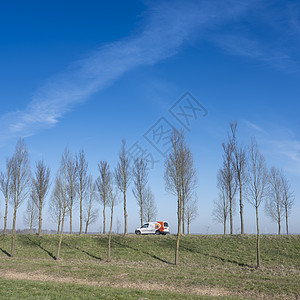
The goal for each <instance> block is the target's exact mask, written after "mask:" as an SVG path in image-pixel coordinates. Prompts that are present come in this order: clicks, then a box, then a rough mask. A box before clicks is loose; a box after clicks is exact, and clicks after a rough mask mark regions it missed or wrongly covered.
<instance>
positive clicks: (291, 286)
mask: <svg viewBox="0 0 300 300" xmlns="http://www.w3.org/2000/svg"><path fill="white" fill-rule="evenodd" d="M175 242H176V237H175V236H173V235H169V236H135V235H129V236H127V237H123V236H120V235H114V236H113V237H112V244H111V247H112V248H111V257H112V261H111V263H109V264H108V263H106V262H105V259H106V247H107V237H106V236H104V235H88V236H81V237H79V236H75V235H73V236H70V235H65V236H64V238H63V243H62V249H61V260H59V261H56V260H55V259H54V258H55V255H56V250H57V244H58V237H57V236H56V235H44V236H42V237H40V238H39V237H37V236H35V235H18V236H17V239H16V250H15V257H14V258H11V257H9V256H8V255H7V254H8V252H9V250H10V237H9V236H8V237H5V238H4V237H1V238H0V279H1V277H2V279H1V281H0V299H2V298H5V299H6V298H8V297H11V299H19V298H20V295H22V298H30V299H31V298H34V299H35V298H37V299H38V298H39V297H40V298H41V299H42V298H44V296H45V297H46V296H47V297H48V298H49V299H62V298H63V297H61V295H65V296H64V298H71V297H75V298H74V299H88V298H90V299H92V298H96V299H99V298H100V299H138V298H148V299H159V298H161V299H184V297H183V295H186V297H187V298H188V299H193V298H197V299H199V297H200V295H203V291H207V294H208V295H216V296H217V295H224V296H229V297H241V298H245V297H252V298H256V296H257V295H261V296H266V297H270V298H271V297H278V298H284V297H288V298H290V297H291V298H292V297H294V298H296V297H297V295H300V288H299V282H300V236H280V237H278V236H262V239H261V260H262V267H261V269H259V270H257V269H256V268H255V263H256V261H255V259H256V252H255V242H256V240H255V236H252V235H245V236H239V235H237V236H225V237H224V236H218V235H210V236H206V235H194V236H190V237H188V236H184V237H182V238H181V241H180V256H179V266H174V264H173V262H174V247H175ZM8 272H9V274H10V275H9V276H10V277H9V280H8V279H3V276H1V273H3V274H6V278H8V277H7V276H8V275H7V273H8ZM26 273H29V274H31V275H32V278H30V277H29V278H26V279H32V280H24V278H23V277H22V276H21V277H18V276H17V275H18V274H23V275H24V274H26ZM16 274H17V275H16ZM14 276H17V277H18V278H19V279H20V280H13V278H14ZM39 276H41V280H39ZM21 279H22V280H21ZM33 280H34V281H33ZM87 284H88V285H87ZM10 285H11V286H14V285H17V286H20V289H13V288H10V287H9V286H10ZM32 287H34V292H35V293H36V294H30V293H29V294H28V295H27V294H26V291H27V290H28V291H30V289H31V288H32ZM120 288H122V289H120ZM8 290H10V294H5V293H6V292H7V291H8ZM72 291H75V292H74V296H73V292H72ZM20 293H21V294H20ZM123 295H124V296H123ZM60 297H61V298H60ZM122 297H123V298H122ZM192 297H193V298H192Z"/></svg>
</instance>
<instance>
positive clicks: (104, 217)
mask: <svg viewBox="0 0 300 300" xmlns="http://www.w3.org/2000/svg"><path fill="white" fill-rule="evenodd" d="M103 234H105V203H104V204H103Z"/></svg>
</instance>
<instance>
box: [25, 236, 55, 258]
mask: <svg viewBox="0 0 300 300" xmlns="http://www.w3.org/2000/svg"><path fill="white" fill-rule="evenodd" d="M27 239H28V240H29V241H30V242H31V243H32V244H34V245H36V246H38V247H39V248H40V249H42V250H43V251H45V252H46V253H47V254H48V255H49V256H50V257H51V258H53V259H54V260H56V257H55V256H54V255H53V254H52V253H51V252H50V251H49V250H47V249H45V248H44V247H42V246H41V244H40V243H37V242H36V241H34V240H32V239H31V238H30V237H28V236H27ZM40 239H41V237H40Z"/></svg>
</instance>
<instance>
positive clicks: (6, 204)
mask: <svg viewBox="0 0 300 300" xmlns="http://www.w3.org/2000/svg"><path fill="white" fill-rule="evenodd" d="M7 206H8V199H6V200H5V215H4V228H3V235H4V236H6V226H7Z"/></svg>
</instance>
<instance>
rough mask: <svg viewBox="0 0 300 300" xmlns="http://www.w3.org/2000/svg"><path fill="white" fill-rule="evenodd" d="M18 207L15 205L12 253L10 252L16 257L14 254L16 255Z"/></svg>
mask: <svg viewBox="0 0 300 300" xmlns="http://www.w3.org/2000/svg"><path fill="white" fill-rule="evenodd" d="M17 209H18V207H17V206H16V205H15V209H14V218H13V226H12V236H11V253H10V256H11V257H14V255H15V238H16V219H17Z"/></svg>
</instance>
